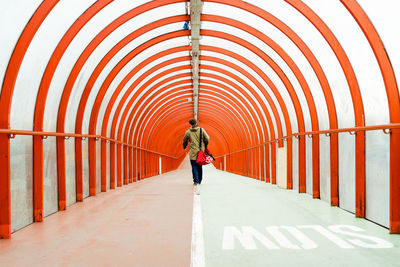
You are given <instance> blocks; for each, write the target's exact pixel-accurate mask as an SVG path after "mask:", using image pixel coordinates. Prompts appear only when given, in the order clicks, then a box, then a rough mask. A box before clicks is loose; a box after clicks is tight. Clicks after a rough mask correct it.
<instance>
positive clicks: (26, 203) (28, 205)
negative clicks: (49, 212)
mask: <svg viewBox="0 0 400 267" xmlns="http://www.w3.org/2000/svg"><path fill="white" fill-rule="evenodd" d="M32 152H33V150H32V137H31V136H16V137H15V139H11V141H10V163H11V166H10V168H11V232H14V231H17V230H19V229H21V228H22V227H24V226H26V225H28V224H30V223H32V222H33V174H32V172H33V170H32V158H33V155H32Z"/></svg>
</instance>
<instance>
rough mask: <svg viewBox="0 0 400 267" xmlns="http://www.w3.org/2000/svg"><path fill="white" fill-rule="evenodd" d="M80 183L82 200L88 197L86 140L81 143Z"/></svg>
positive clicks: (87, 149)
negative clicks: (81, 184) (81, 183)
mask: <svg viewBox="0 0 400 267" xmlns="http://www.w3.org/2000/svg"><path fill="white" fill-rule="evenodd" d="M82 182H83V198H86V197H88V196H89V145H88V140H87V139H86V140H83V141H82Z"/></svg>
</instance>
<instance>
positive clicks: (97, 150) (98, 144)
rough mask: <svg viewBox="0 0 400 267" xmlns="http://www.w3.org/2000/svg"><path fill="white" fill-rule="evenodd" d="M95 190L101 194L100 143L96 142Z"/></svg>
mask: <svg viewBox="0 0 400 267" xmlns="http://www.w3.org/2000/svg"><path fill="white" fill-rule="evenodd" d="M96 188H97V193H100V192H101V141H100V140H98V141H97V142H96Z"/></svg>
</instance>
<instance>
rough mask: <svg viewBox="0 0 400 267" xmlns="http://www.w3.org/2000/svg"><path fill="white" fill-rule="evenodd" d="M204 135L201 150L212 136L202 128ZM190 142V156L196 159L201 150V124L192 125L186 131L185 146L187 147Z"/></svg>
mask: <svg viewBox="0 0 400 267" xmlns="http://www.w3.org/2000/svg"><path fill="white" fill-rule="evenodd" d="M201 132H202V135H203V142H202V146H201V150H204V149H205V147H206V146H205V144H206V143H207V144H208V142H209V141H210V137H209V136H208V134H207V133H206V131H205V130H204V129H203V128H202V130H201ZM188 142H189V157H190V159H191V160H196V158H197V153H198V152H199V151H200V150H199V144H200V127H199V126H197V125H196V126H192V127H190V128H189V129H188V130H187V131H186V133H185V136H184V137H183V148H184V149H185V148H186V146H187V145H188Z"/></svg>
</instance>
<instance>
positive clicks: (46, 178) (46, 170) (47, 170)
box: [43, 136, 58, 217]
mask: <svg viewBox="0 0 400 267" xmlns="http://www.w3.org/2000/svg"><path fill="white" fill-rule="evenodd" d="M57 211H58V181H57V153H56V137H54V136H49V137H48V138H47V139H45V140H43V217H46V216H48V215H50V214H53V213H55V212H57Z"/></svg>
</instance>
